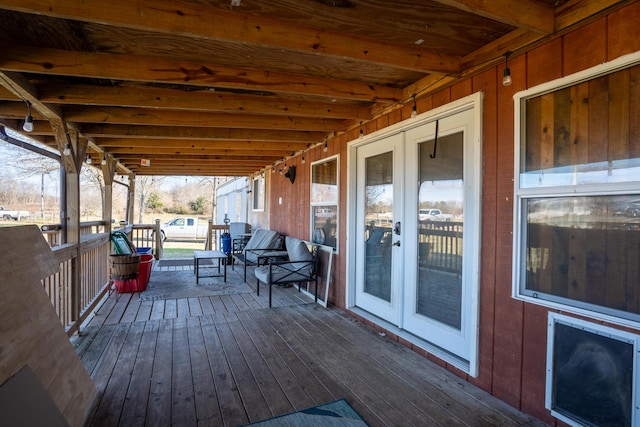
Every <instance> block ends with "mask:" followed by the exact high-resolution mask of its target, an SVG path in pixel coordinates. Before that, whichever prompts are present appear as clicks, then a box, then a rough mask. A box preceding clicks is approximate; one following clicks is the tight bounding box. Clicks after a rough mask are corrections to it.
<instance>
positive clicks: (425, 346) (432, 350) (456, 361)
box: [349, 307, 470, 374]
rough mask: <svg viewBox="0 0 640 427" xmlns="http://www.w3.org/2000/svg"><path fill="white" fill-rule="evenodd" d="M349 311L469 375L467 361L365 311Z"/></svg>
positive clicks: (352, 308) (352, 309)
mask: <svg viewBox="0 0 640 427" xmlns="http://www.w3.org/2000/svg"><path fill="white" fill-rule="evenodd" d="M349 311H350V312H352V313H354V314H356V315H358V316H359V317H362V318H364V319H366V320H368V321H370V322H372V323H374V324H376V325H377V326H379V327H381V328H383V329H384V330H386V331H387V332H389V333H391V334H393V335H396V336H398V337H400V338H402V339H403V340H406V341H408V342H409V343H411V344H412V345H414V346H416V347H418V348H420V349H422V350H424V351H426V352H427V353H429V354H431V355H433V356H436V357H437V358H439V359H441V360H442V361H443V362H445V363H448V364H449V365H451V366H454V367H455V368H457V369H460V370H461V371H463V372H465V373H467V374H469V373H470V370H469V361H468V360H465V359H462V358H461V357H458V356H456V355H455V354H453V353H451V352H450V351H447V350H445V349H443V348H442V347H440V346H437V345H435V344H433V343H430V342H429V341H426V340H424V339H422V338H420V337H418V336H416V335H414V334H412V333H410V332H407V331H405V330H404V329H400V328H398V327H397V326H395V325H394V324H392V323H389V322H387V321H386V320H384V319H381V318H379V317H377V316H375V315H373V314H371V313H370V312H368V311H366V310H363V309H361V308H358V307H351V308H349Z"/></svg>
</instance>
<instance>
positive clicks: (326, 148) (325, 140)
mask: <svg viewBox="0 0 640 427" xmlns="http://www.w3.org/2000/svg"><path fill="white" fill-rule="evenodd" d="M328 139H329V138H325V139H324V147H323V148H322V151H323V152H324V153H326V152H327V151H329V147H328V146H327V140H328Z"/></svg>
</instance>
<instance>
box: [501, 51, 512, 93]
mask: <svg viewBox="0 0 640 427" xmlns="http://www.w3.org/2000/svg"><path fill="white" fill-rule="evenodd" d="M510 56H511V52H506V53H505V54H504V72H503V73H502V86H511V83H512V80H511V70H510V69H509V57H510Z"/></svg>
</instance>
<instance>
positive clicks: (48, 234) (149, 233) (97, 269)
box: [41, 220, 227, 336]
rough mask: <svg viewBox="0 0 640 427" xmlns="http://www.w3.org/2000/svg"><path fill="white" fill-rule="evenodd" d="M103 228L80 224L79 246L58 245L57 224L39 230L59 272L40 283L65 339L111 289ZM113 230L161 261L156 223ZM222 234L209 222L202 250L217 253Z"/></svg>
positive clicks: (98, 223) (109, 250) (108, 239)
mask: <svg viewBox="0 0 640 427" xmlns="http://www.w3.org/2000/svg"><path fill="white" fill-rule="evenodd" d="M104 225H105V224H104V222H101V221H95V222H88V223H82V224H81V225H80V229H81V232H80V243H79V244H75V243H67V244H61V243H60V242H62V226H61V225H59V224H51V225H44V226H42V227H41V229H42V234H43V236H44V238H45V239H46V240H47V242H48V243H49V246H51V251H52V253H53V256H54V257H55V259H56V262H58V263H59V264H60V271H58V272H56V273H54V274H52V275H51V276H49V277H46V278H44V279H42V286H43V288H44V290H45V292H46V293H47V295H49V299H50V301H51V304H52V305H53V307H54V309H55V310H56V312H57V313H58V318H59V319H60V322H61V323H62V324H63V325H64V326H65V329H66V331H67V335H69V336H71V335H73V334H74V333H75V332H76V331H79V328H80V325H81V324H82V323H83V322H84V321H85V319H86V318H87V317H88V316H89V315H90V314H91V312H92V310H94V309H95V307H96V306H97V304H98V303H99V302H100V300H101V299H102V298H103V297H104V295H105V294H106V293H107V292H109V290H110V289H111V281H110V271H109V255H110V254H111V253H113V249H112V244H111V236H110V234H109V233H105V232H104V229H105V228H104ZM117 230H119V231H123V232H125V233H126V234H127V235H128V236H129V239H130V240H131V241H132V243H133V244H134V245H135V246H136V247H151V248H152V250H153V253H154V254H155V257H156V259H161V258H162V254H163V242H162V239H161V234H160V221H159V220H157V221H156V222H155V223H154V224H135V225H127V226H124V227H122V228H118V229H117ZM225 230H227V226H226V225H214V224H213V222H212V221H209V231H208V236H209V237H208V238H207V240H206V243H205V248H207V249H210V250H211V249H220V248H219V242H220V237H221V235H222V233H223V232H224V231H225ZM114 231H115V230H114ZM76 272H78V274H76ZM76 277H78V279H75V278H76Z"/></svg>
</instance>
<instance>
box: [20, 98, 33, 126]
mask: <svg viewBox="0 0 640 427" xmlns="http://www.w3.org/2000/svg"><path fill="white" fill-rule="evenodd" d="M25 102H26V103H27V116H26V117H25V118H24V124H23V125H22V130H23V131H25V132H32V131H33V117H32V116H31V103H30V102H29V101H25Z"/></svg>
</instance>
